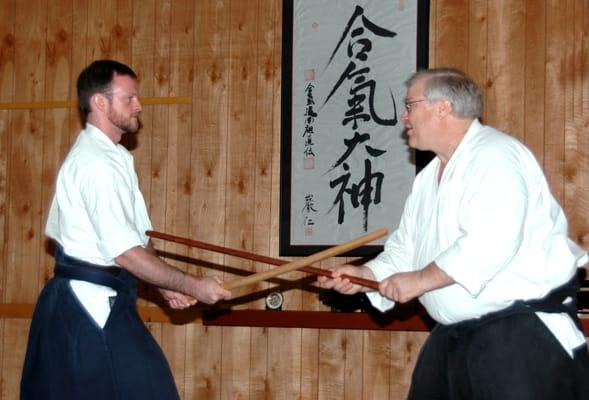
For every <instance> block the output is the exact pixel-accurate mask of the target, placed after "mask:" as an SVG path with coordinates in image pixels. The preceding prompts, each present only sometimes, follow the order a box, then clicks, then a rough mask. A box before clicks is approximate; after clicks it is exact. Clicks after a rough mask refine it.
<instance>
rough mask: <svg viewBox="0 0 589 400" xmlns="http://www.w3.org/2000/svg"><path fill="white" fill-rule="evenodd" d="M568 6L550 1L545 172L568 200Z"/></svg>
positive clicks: (559, 195) (559, 196)
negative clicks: (566, 110)
mask: <svg viewBox="0 0 589 400" xmlns="http://www.w3.org/2000/svg"><path fill="white" fill-rule="evenodd" d="M567 25H568V21H567V19H566V7H563V3H562V2H561V1H556V0H547V1H546V31H547V32H551V33H550V35H546V42H545V47H546V65H545V68H546V92H545V97H544V104H545V107H544V129H545V132H546V135H545V140H544V171H545V172H546V177H547V178H548V182H549V183H550V187H551V189H552V193H553V194H554V197H556V199H557V200H558V201H559V202H560V203H561V204H562V202H563V200H564V183H563V180H562V178H563V173H564V111H565V110H564V109H565V97H564V91H565V75H564V74H565V63H566V60H565V54H564V53H565V52H564V51H563V47H565V43H566V42H567V38H566V28H565V27H566V26H567Z"/></svg>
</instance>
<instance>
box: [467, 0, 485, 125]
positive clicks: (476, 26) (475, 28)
mask: <svg viewBox="0 0 589 400" xmlns="http://www.w3.org/2000/svg"><path fill="white" fill-rule="evenodd" d="M487 13H488V0H473V1H470V2H469V32H468V68H467V69H466V70H465V71H466V72H467V73H468V74H469V75H470V76H471V77H472V78H473V79H474V80H475V82H477V83H478V84H479V85H480V86H481V87H483V88H484V87H485V86H486V84H487V43H488V40H489V33H488V15H487ZM483 104H486V101H485V98H484V97H483ZM482 119H483V121H486V110H485V107H483V118H482Z"/></svg>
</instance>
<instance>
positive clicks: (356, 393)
mask: <svg viewBox="0 0 589 400" xmlns="http://www.w3.org/2000/svg"><path fill="white" fill-rule="evenodd" d="M363 340H364V333H363V332H362V331H359V330H348V331H346V346H345V352H344V356H345V359H346V370H345V377H344V397H343V398H344V400H354V399H361V398H362V389H363V381H362V378H363V376H362V371H363V369H364V358H363V356H364V346H363Z"/></svg>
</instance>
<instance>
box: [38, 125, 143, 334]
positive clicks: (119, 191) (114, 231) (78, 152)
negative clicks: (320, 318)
mask: <svg viewBox="0 0 589 400" xmlns="http://www.w3.org/2000/svg"><path fill="white" fill-rule="evenodd" d="M149 229H152V227H151V222H150V219H149V216H148V214H147V209H146V206H145V200H144V198H143V195H142V194H141V192H140V190H139V184H138V179H137V174H136V173H135V168H134V165H133V156H132V155H131V153H129V151H128V150H127V149H125V148H124V147H123V146H122V145H120V144H115V143H113V142H112V141H111V140H110V139H109V138H108V137H107V136H106V134H104V133H103V132H102V131H100V130H99V129H98V128H96V127H95V126H93V125H91V124H88V123H87V124H86V128H85V129H84V130H82V131H81V132H80V134H79V135H78V138H77V139H76V142H75V143H74V145H73V146H72V149H71V150H70V152H69V153H68V155H67V157H66V159H65V161H64V163H63V165H62V166H61V168H60V170H59V174H58V176H57V183H56V187H55V196H54V198H53V201H52V203H51V209H50V210H49V217H48V220H47V226H46V229H45V233H46V234H47V235H48V236H49V237H51V238H53V239H54V240H56V241H57V242H58V243H59V244H60V245H61V246H62V247H63V249H64V252H65V254H67V255H68V256H71V257H74V258H77V259H80V260H83V261H86V262H89V263H92V264H96V265H104V266H113V265H116V262H115V258H116V257H118V256H119V255H121V254H122V253H124V252H125V251H126V250H129V249H131V248H132V247H135V246H143V247H144V246H145V245H146V244H147V242H148V240H149V238H148V237H147V235H146V234H145V231H146V230H149ZM71 286H72V289H73V290H74V292H75V294H76V296H77V297H78V299H79V300H80V301H81V303H82V304H83V305H84V307H85V308H86V310H87V311H88V312H89V313H90V315H92V317H93V318H94V320H95V321H96V323H97V324H98V325H99V326H100V327H104V324H105V323H106V320H107V318H108V315H109V313H110V305H109V297H110V296H114V295H116V292H115V291H114V290H113V289H111V288H109V287H106V286H100V285H96V284H93V283H90V282H85V281H78V280H72V281H71Z"/></svg>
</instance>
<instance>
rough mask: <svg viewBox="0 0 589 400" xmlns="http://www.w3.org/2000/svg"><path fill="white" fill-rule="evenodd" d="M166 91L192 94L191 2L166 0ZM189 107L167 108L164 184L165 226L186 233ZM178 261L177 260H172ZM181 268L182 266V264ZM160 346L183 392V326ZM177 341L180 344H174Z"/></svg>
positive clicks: (177, 249) (168, 331) (169, 247)
mask: <svg viewBox="0 0 589 400" xmlns="http://www.w3.org/2000/svg"><path fill="white" fill-rule="evenodd" d="M170 5H171V9H170V16H171V19H170V91H169V93H168V95H169V96H188V97H192V83H193V79H194V73H193V60H194V58H193V57H194V2H193V1H190V0H184V1H172V2H170ZM191 130H192V106H191V105H190V104H174V105H170V108H169V121H168V127H167V133H168V158H167V160H168V169H167V173H168V176H167V187H166V222H165V227H166V228H165V229H166V231H168V232H175V233H176V234H178V235H180V236H187V235H188V232H189V223H190V218H189V217H190V209H189V206H190V199H191V197H192V191H193V190H194V188H193V185H192V182H191V176H192V172H191V168H190V166H191V161H190V156H191V148H192V135H191ZM164 248H165V249H166V251H170V252H172V253H174V254H178V255H187V254H188V249H187V248H186V246H182V245H175V244H172V243H166V245H165V246H164ZM175 264H178V263H175ZM182 268H185V266H184V265H183V266H182ZM163 332H164V337H163V342H162V348H163V349H164V352H165V353H166V356H167V357H168V360H169V361H170V367H171V368H172V372H173V373H174V378H175V379H176V384H177V385H178V391H179V392H180V394H181V395H183V394H184V383H185V380H184V374H185V360H184V353H183V351H182V349H183V347H184V346H185V341H186V327H185V326H180V327H173V326H170V325H169V324H165V325H164V326H163ZM178 343H181V346H178Z"/></svg>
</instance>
